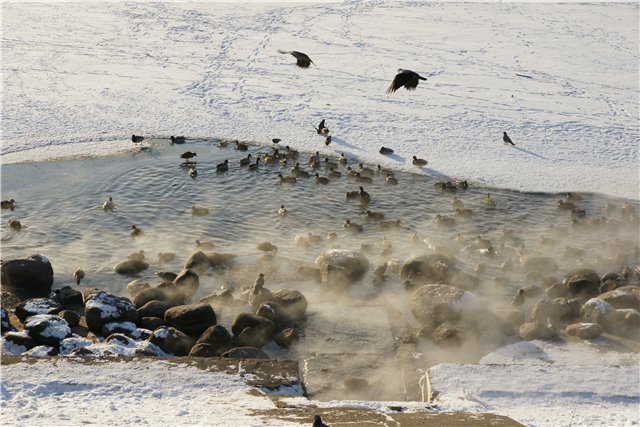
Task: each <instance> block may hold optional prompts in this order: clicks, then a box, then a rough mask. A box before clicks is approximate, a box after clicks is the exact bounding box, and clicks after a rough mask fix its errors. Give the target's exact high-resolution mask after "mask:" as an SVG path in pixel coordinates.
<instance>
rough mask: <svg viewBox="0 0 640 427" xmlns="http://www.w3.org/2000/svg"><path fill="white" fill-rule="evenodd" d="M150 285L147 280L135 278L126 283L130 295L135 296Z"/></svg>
mask: <svg viewBox="0 0 640 427" xmlns="http://www.w3.org/2000/svg"><path fill="white" fill-rule="evenodd" d="M150 287H151V285H150V284H149V282H147V281H145V280H143V279H135V280H132V281H130V282H129V283H127V291H128V292H129V295H131V296H132V297H135V296H136V295H138V294H139V293H140V292H142V291H144V290H145V289H149V288H150Z"/></svg>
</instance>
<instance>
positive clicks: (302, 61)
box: [278, 49, 324, 121]
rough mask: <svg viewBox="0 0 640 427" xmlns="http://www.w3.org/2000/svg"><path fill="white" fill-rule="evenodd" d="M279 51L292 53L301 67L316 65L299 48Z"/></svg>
mask: <svg viewBox="0 0 640 427" xmlns="http://www.w3.org/2000/svg"><path fill="white" fill-rule="evenodd" d="M278 53H281V54H283V55H285V54H289V55H292V56H293V57H294V58H296V65H297V66H298V67H300V68H309V67H310V66H311V64H313V65H316V64H314V62H313V61H312V60H311V58H309V55H307V54H306V53H302V52H298V51H297V50H281V49H278ZM323 121H324V120H323Z"/></svg>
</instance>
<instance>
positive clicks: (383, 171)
mask: <svg viewBox="0 0 640 427" xmlns="http://www.w3.org/2000/svg"><path fill="white" fill-rule="evenodd" d="M376 173H377V174H378V175H384V176H386V175H387V174H391V175H393V171H392V170H391V169H385V168H383V167H382V165H377V166H376Z"/></svg>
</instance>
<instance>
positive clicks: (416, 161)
mask: <svg viewBox="0 0 640 427" xmlns="http://www.w3.org/2000/svg"><path fill="white" fill-rule="evenodd" d="M412 163H413V165H414V166H417V167H419V168H421V167H423V166H426V165H427V163H429V162H427V161H426V160H425V159H419V158H417V157H416V156H413V162H412Z"/></svg>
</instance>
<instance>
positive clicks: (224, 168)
mask: <svg viewBox="0 0 640 427" xmlns="http://www.w3.org/2000/svg"><path fill="white" fill-rule="evenodd" d="M258 160H260V159H258ZM228 170H229V160H225V161H224V162H222V163H218V164H217V165H216V172H226V171H228Z"/></svg>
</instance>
